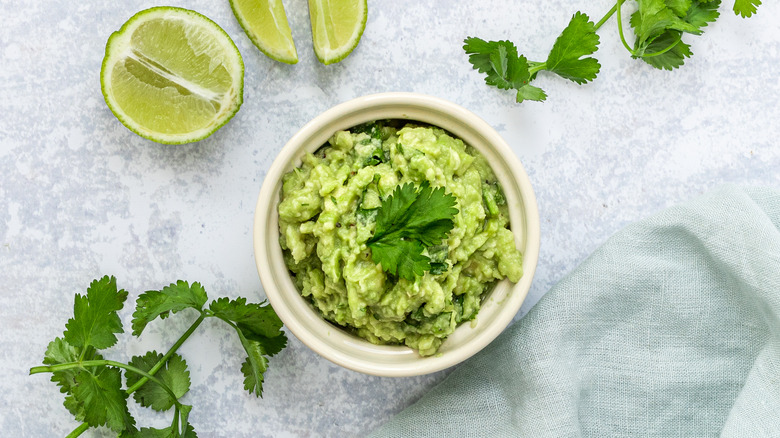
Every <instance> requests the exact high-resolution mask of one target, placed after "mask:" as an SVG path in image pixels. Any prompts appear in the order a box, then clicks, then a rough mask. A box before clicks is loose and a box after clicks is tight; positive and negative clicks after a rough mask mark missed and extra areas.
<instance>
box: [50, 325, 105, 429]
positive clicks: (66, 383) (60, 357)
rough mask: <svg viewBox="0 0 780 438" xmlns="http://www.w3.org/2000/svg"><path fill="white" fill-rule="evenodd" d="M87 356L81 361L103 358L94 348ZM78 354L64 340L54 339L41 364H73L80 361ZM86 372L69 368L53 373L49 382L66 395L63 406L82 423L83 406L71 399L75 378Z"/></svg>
mask: <svg viewBox="0 0 780 438" xmlns="http://www.w3.org/2000/svg"><path fill="white" fill-rule="evenodd" d="M88 350H89V351H88V352H86V353H87V354H85V355H84V357H83V360H96V359H102V358H103V357H102V356H101V355H99V354H97V353H96V352H95V349H94V348H89V349H88ZM79 355H80V353H79V351H78V349H77V348H76V347H74V346H72V345H70V344H69V343H68V342H67V341H66V340H64V339H62V338H55V339H54V340H53V341H52V342H50V343H49V346H48V348H47V349H46V355H45V356H44V358H43V363H44V364H46V365H59V364H65V363H74V362H78V361H79V360H80V357H79ZM81 372H86V371H84V370H83V369H81V368H70V369H65V370H60V371H55V372H53V373H52V375H51V381H52V382H54V383H56V384H57V386H59V387H60V392H62V393H64V394H67V396H66V397H65V402H64V405H65V407H66V408H67V409H68V411H70V413H71V414H73V416H74V417H76V419H78V420H79V421H84V409H83V405H82V404H81V403H79V402H78V400H76V399H75V398H74V397H73V395H72V394H73V389H74V388H75V387H76V385H77V380H76V376H77V375H78V374H79V373H81Z"/></svg>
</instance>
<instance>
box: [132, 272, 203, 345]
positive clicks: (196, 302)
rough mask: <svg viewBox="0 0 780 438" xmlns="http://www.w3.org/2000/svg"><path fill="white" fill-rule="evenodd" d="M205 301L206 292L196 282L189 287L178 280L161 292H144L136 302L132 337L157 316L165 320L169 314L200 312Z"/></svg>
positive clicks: (138, 333) (184, 282)
mask: <svg viewBox="0 0 780 438" xmlns="http://www.w3.org/2000/svg"><path fill="white" fill-rule="evenodd" d="M206 301H208V295H206V290H205V289H203V286H201V285H200V283H197V282H195V283H192V285H190V284H189V283H188V282H186V281H181V280H179V281H177V282H176V283H173V284H171V285H169V286H166V287H164V288H162V290H151V291H147V292H144V293H142V294H141V295H140V296H139V297H138V300H136V304H135V312H133V322H132V326H133V335H135V336H139V335H140V334H141V332H143V330H144V328H146V325H147V324H149V323H150V322H152V321H153V320H154V319H155V318H157V317H158V316H159V317H160V319H165V318H166V317H168V315H169V314H170V313H176V312H179V311H181V310H184V309H190V308H191V309H195V310H198V311H201V310H202V309H203V305H204V304H206Z"/></svg>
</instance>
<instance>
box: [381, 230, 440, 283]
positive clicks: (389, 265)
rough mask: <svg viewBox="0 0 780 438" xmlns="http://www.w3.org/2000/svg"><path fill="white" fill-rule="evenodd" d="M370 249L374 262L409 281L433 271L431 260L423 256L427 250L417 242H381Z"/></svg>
mask: <svg viewBox="0 0 780 438" xmlns="http://www.w3.org/2000/svg"><path fill="white" fill-rule="evenodd" d="M369 247H370V248H371V257H372V260H374V262H375V263H379V264H381V265H382V269H384V270H385V271H387V272H389V273H391V274H393V275H397V276H399V277H401V278H405V279H407V280H409V281H412V280H414V277H415V276H418V277H421V276H422V275H423V274H425V271H428V270H430V269H431V264H430V260H429V259H428V257H426V256H424V255H423V250H424V249H425V248H424V247H423V246H422V244H420V242H418V241H416V240H396V241H395V242H387V241H383V240H379V241H377V242H374V243H372V244H371V245H370V246H369Z"/></svg>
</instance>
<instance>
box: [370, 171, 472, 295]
mask: <svg viewBox="0 0 780 438" xmlns="http://www.w3.org/2000/svg"><path fill="white" fill-rule="evenodd" d="M455 203H456V200H455V197H454V196H452V195H451V194H445V193H444V188H443V187H438V188H435V189H434V188H431V186H430V184H428V182H427V181H424V182H423V183H422V184H421V185H420V189H419V190H417V189H416V188H415V186H414V184H412V183H407V184H404V185H399V186H397V187H396V188H395V190H394V191H393V193H392V194H391V195H390V196H388V197H387V198H386V199H384V200H383V201H382V205H381V206H380V207H379V211H378V213H377V215H376V228H375V229H374V236H373V237H371V238H370V239H369V240H368V242H366V243H367V245H368V247H369V248H370V249H371V258H372V260H373V261H374V262H375V263H379V264H381V265H382V269H384V270H385V271H387V272H389V273H391V274H393V275H396V276H398V277H401V278H405V279H407V280H410V281H411V280H414V277H415V276H422V275H423V274H424V273H425V271H428V270H430V269H431V261H430V259H429V258H428V257H427V256H426V255H424V254H423V251H424V250H425V248H428V247H430V246H433V245H437V244H439V243H440V242H441V241H442V240H443V239H445V238H446V237H447V233H449V232H450V230H452V228H453V227H454V225H455V224H454V222H453V220H452V218H453V217H454V216H455V215H456V214H458V209H456V208H455Z"/></svg>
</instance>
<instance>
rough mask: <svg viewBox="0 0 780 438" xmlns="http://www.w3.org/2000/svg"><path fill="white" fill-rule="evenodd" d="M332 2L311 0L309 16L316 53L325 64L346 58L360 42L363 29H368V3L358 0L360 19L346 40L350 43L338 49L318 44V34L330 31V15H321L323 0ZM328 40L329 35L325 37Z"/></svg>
mask: <svg viewBox="0 0 780 438" xmlns="http://www.w3.org/2000/svg"><path fill="white" fill-rule="evenodd" d="M323 1H324V2H326V3H330V1H329V0H309V18H310V20H311V30H312V41H313V44H314V53H315V54H316V55H317V59H318V60H319V61H320V62H321V63H323V64H325V65H329V64H335V63H337V62H340V61H342V60H344V58H346V57H347V56H349V54H350V53H352V51H353V50H355V48H356V47H357V46H358V43H360V39H361V37H362V36H363V31H365V29H366V21H367V20H368V4H367V1H366V0H356V2H355V3H356V5H357V6H358V8H359V11H358V17H359V21H358V22H357V26H355V27H354V28H353V32H352V34H351V35H350V37H349V38H347V39H346V40H347V41H348V42H349V44H344V45H342V46H340V47H337V48H336V49H330V48H329V47H324V46H322V45H320V44H318V42H317V40H318V35H323V34H327V33H328V29H327V27H328V25H327V24H326V21H327V19H328V18H329V17H325V16H321V13H322V12H323V8H322V2H323ZM325 39H326V40H327V37H325Z"/></svg>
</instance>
